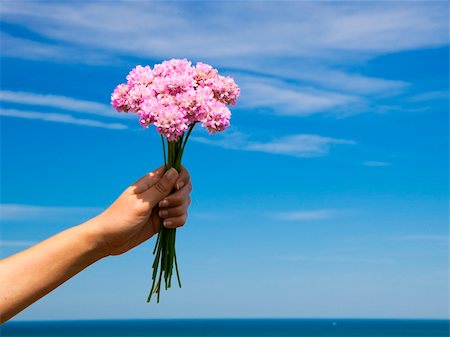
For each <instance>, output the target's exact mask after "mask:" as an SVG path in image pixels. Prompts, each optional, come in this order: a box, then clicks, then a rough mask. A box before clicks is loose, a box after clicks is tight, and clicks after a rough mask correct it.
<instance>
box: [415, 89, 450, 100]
mask: <svg viewBox="0 0 450 337" xmlns="http://www.w3.org/2000/svg"><path fill="white" fill-rule="evenodd" d="M449 98H450V96H449V92H448V91H430V92H424V93H421V94H417V95H414V96H411V97H409V98H408V101H410V102H428V101H434V100H438V99H446V100H448V99H449Z"/></svg>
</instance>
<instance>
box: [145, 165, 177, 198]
mask: <svg viewBox="0 0 450 337" xmlns="http://www.w3.org/2000/svg"><path fill="white" fill-rule="evenodd" d="M177 178H178V172H177V170H175V169H174V168H171V169H169V170H168V171H167V172H166V173H165V174H164V175H163V176H162V178H161V179H159V180H158V181H157V182H156V183H155V184H154V185H153V186H152V187H150V188H149V189H148V190H146V191H145V192H144V193H142V195H143V196H144V198H145V199H146V200H148V201H149V202H150V204H151V207H155V206H156V205H157V204H158V202H160V201H161V199H163V198H165V197H167V196H168V195H169V194H170V193H171V192H172V191H173V189H174V187H175V183H176V181H177Z"/></svg>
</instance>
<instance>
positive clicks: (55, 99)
mask: <svg viewBox="0 0 450 337" xmlns="http://www.w3.org/2000/svg"><path fill="white" fill-rule="evenodd" d="M0 101H2V102H7V103H17V104H25V105H35V106H47V107H52V108H58V109H63V110H69V111H76V112H81V113H86V114H94V115H100V116H105V117H110V118H121V117H122V116H125V114H118V113H115V112H114V110H113V109H112V108H111V107H110V106H108V105H105V104H101V103H97V102H93V101H85V100H80V99H75V98H72V97H67V96H59V95H43V94H37V93H31V92H20V91H8V90H1V91H0Z"/></svg>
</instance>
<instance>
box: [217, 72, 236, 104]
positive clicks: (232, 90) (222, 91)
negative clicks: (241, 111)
mask: <svg viewBox="0 0 450 337" xmlns="http://www.w3.org/2000/svg"><path fill="white" fill-rule="evenodd" d="M213 90H214V96H215V98H216V99H217V100H218V101H220V102H222V103H225V104H227V105H235V104H236V99H237V98H238V97H239V94H240V89H239V87H238V86H237V84H236V83H235V82H234V80H233V79H232V78H231V77H224V76H219V77H218V78H217V80H216V81H215V82H214V84H213Z"/></svg>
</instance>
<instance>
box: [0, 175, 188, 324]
mask: <svg viewBox="0 0 450 337" xmlns="http://www.w3.org/2000/svg"><path fill="white" fill-rule="evenodd" d="M174 189H175V192H173V193H172V191H173V190H174ZM191 190H192V185H191V181H190V177H189V173H188V172H187V170H186V169H185V168H182V169H181V171H180V173H177V171H176V170H174V169H170V170H169V171H168V172H166V174H164V168H163V167H160V168H158V169H156V170H155V171H153V172H150V173H148V174H147V175H145V176H144V177H142V178H141V179H139V180H138V181H136V182H135V183H134V184H133V185H131V186H130V187H128V188H127V189H126V190H125V191H124V192H123V193H122V194H121V195H120V196H119V198H117V200H116V201H114V203H113V204H112V205H111V206H110V207H108V208H107V209H106V210H105V211H104V212H103V213H101V214H99V215H98V216H96V217H94V218H92V219H90V220H89V221H87V222H85V223H83V224H81V225H78V226H75V227H72V228H70V229H67V230H65V231H63V232H61V233H58V234H56V235H55V236H52V237H50V238H49V239H47V240H45V241H43V242H41V243H39V244H37V245H35V246H33V247H31V248H29V249H27V250H24V251H22V252H20V253H18V254H15V255H13V256H10V257H8V258H6V259H3V260H1V261H0V322H1V323H4V322H6V321H8V320H9V319H11V318H12V317H14V316H15V315H17V314H18V313H19V312H21V311H22V310H24V309H25V308H27V307H28V306H29V305H31V304H32V303H34V302H36V301H37V300H39V299H40V298H41V297H43V296H45V295H46V294H48V293H49V292H51V291H52V290H53V289H55V288H57V287H58V286H60V285H61V284H63V283H64V282H65V281H67V280H68V279H70V278H71V277H73V276H74V275H76V274H78V273H79V272H80V271H82V270H83V269H85V268H86V267H88V266H90V265H91V264H93V263H94V262H96V261H98V260H100V259H102V258H104V257H107V256H111V255H119V254H123V253H125V252H127V251H129V250H130V249H132V248H134V247H136V246H138V245H140V244H141V243H143V242H145V241H147V240H148V239H149V238H151V237H152V236H153V235H155V234H157V233H158V232H159V229H160V223H161V219H163V220H164V226H166V227H168V228H178V227H181V226H183V225H184V224H185V223H186V218H187V209H188V207H189V205H190V202H191V199H190V192H191Z"/></svg>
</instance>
